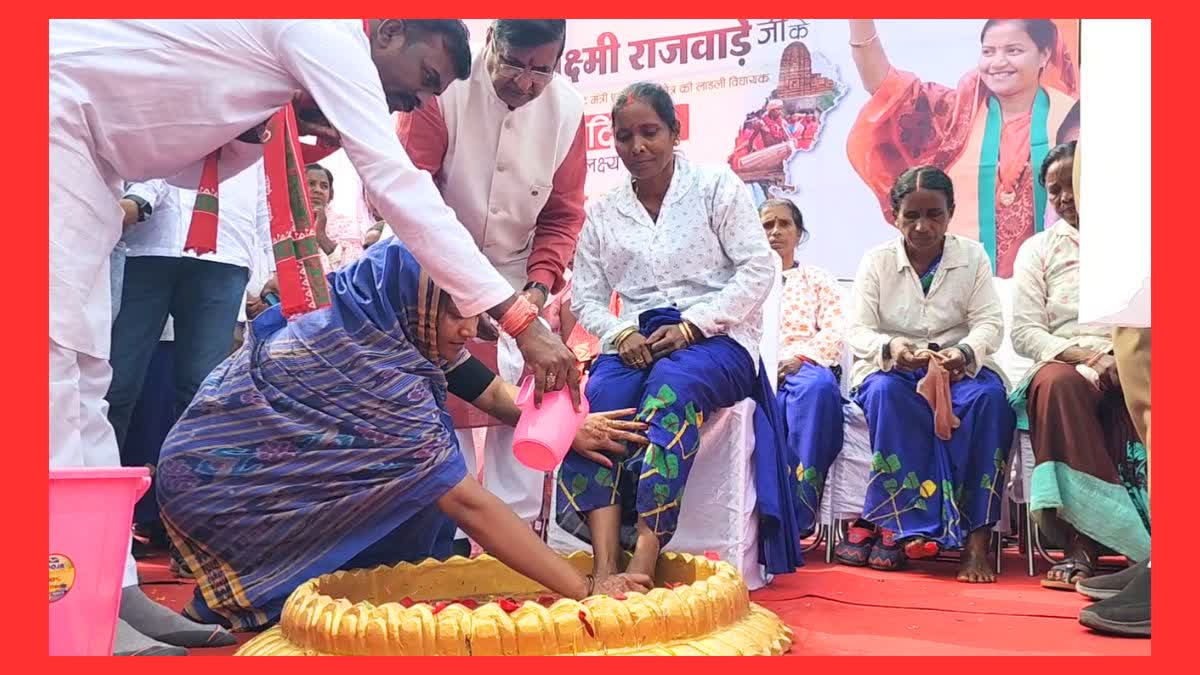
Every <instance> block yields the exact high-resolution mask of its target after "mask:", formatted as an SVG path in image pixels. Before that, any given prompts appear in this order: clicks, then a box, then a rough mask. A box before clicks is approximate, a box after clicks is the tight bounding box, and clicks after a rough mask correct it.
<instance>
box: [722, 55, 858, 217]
mask: <svg viewBox="0 0 1200 675" xmlns="http://www.w3.org/2000/svg"><path fill="white" fill-rule="evenodd" d="M817 58H818V61H819V71H818V70H814V67H813V55H812V53H810V52H809V50H808V47H807V46H806V45H805V44H804V43H803V42H799V41H797V42H793V43H791V44H789V45H788V46H787V47H786V48H784V50H783V54H782V56H781V57H780V59H779V80H778V83H777V85H776V87H775V90H774V91H772V92H771V95H770V96H769V97H768V98H767V100H766V102H765V103H764V104H763V106H762V107H761V108H759V109H757V110H754V111H751V112H749V113H747V114H746V119H745V121H744V122H743V123H742V128H741V129H740V130H739V131H738V136H737V140H736V141H734V147H733V153H732V154H731V155H730V156H729V165H730V166H731V167H733V170H734V172H735V173H737V175H738V176H739V177H740V178H741V179H742V180H744V181H746V183H747V184H749V185H750V187H751V190H752V192H753V193H754V198H755V202H756V203H761V202H763V201H764V200H766V199H767V198H768V197H770V196H771V190H772V188H775V189H776V191H777V192H784V193H794V192H796V191H797V187H798V186H794V185H788V184H787V183H788V181H787V175H786V168H785V167H786V166H787V163H788V160H789V159H790V158H791V157H792V156H793V155H794V154H795V153H797V152H810V151H811V150H812V149H813V148H814V147H816V145H817V141H818V140H819V139H820V132H821V127H822V126H823V125H824V122H825V116H826V115H828V114H829V111H831V110H833V109H834V108H835V107H837V104H838V101H840V100H841V98H842V96H843V95H844V94H845V93H846V86H845V85H844V84H843V83H842V82H841V81H839V80H838V79H837V68H836V67H834V66H833V65H832V64H831V63H829V62H828V61H827V60H826V59H824V58H822V57H821V56H820V54H818V55H817Z"/></svg>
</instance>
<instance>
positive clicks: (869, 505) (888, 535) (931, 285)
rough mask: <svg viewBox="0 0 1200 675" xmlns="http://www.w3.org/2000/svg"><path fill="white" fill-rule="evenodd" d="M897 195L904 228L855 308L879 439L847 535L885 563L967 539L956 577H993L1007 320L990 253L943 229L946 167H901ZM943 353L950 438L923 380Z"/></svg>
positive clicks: (861, 368)
mask: <svg viewBox="0 0 1200 675" xmlns="http://www.w3.org/2000/svg"><path fill="white" fill-rule="evenodd" d="M891 202H892V209H893V211H894V214H895V217H896V227H897V228H899V230H900V234H901V236H900V237H899V238H897V239H896V240H894V241H892V242H889V243H887V244H884V245H882V246H879V247H877V248H875V249H874V250H872V251H870V252H868V253H867V254H866V256H865V257H864V258H863V260H862V263H861V264H860V266H859V270H858V275H857V277H856V278H855V280H854V291H853V297H852V302H851V306H852V308H851V312H850V317H849V319H850V324H851V325H850V329H849V334H848V341H849V343H850V348H851V350H852V351H853V353H854V366H853V368H852V370H851V380H850V384H851V387H852V388H853V389H852V391H853V395H854V399H855V401H856V402H857V403H858V405H859V406H860V407H862V409H863V411H864V412H865V413H866V416H867V423H868V425H869V426H870V429H871V445H872V448H873V450H874V460H873V463H872V468H871V477H870V481H869V483H868V484H867V494H866V501H865V503H864V505H863V518H862V519H861V520H860V521H859V522H858V523H856V524H855V527H853V528H852V529H851V533H850V537H849V543H850V544H852V545H857V546H860V547H863V548H864V549H865V548H867V547H870V553H869V554H868V556H867V557H868V560H869V564H870V565H871V567H874V568H876V569H898V568H900V567H902V566H903V565H904V563H905V561H906V560H907V559H909V558H925V557H932V556H934V555H937V553H938V552H939V551H940V550H941V549H944V548H963V549H964V551H963V555H962V562H961V564H960V570H959V573H958V580H959V581H965V582H969V583H986V582H992V581H995V572H994V571H993V570H992V566H991V563H990V562H989V561H988V542H989V533H990V531H991V529H992V525H993V524H995V522H996V521H997V520H999V518H1000V493H1001V490H1002V482H1003V476H1004V462H1005V459H1006V457H1007V456H1008V449H1009V446H1010V444H1011V442H1012V434H1013V427H1014V424H1015V419H1014V415H1013V412H1012V409H1011V408H1010V407H1009V406H1008V405H1007V403H1006V396H1005V386H1006V385H1005V382H1004V380H1003V379H1002V377H1001V375H1000V374H999V373H1000V369H999V368H997V367H996V366H995V365H994V364H993V362H992V361H991V358H990V355H991V354H992V353H993V352H994V351H996V350H997V349H998V348H999V347H1000V343H1001V338H1002V334H1003V330H1004V321H1003V318H1002V315H1001V309H1000V300H999V298H998V296H997V295H996V290H995V287H994V286H993V284H992V271H991V269H992V268H991V262H990V261H989V260H988V257H987V254H986V253H984V250H983V247H982V246H980V245H979V244H978V243H977V242H974V241H969V240H966V239H963V238H960V237H957V236H955V235H949V234H946V230H947V228H948V226H949V225H950V219H951V218H952V217H953V216H954V186H953V185H952V183H951V181H950V178H949V177H948V176H947V175H946V174H945V173H943V172H942V171H941V170H940V169H937V168H934V167H931V166H920V167H916V168H912V169H909V170H907V171H905V172H904V173H903V174H901V175H900V177H899V178H897V179H896V183H895V185H893V187H892V190H891ZM934 358H936V359H937V360H938V361H939V362H940V363H941V364H942V365H943V366H944V367H945V369H946V370H948V371H949V374H950V380H951V382H952V384H951V385H950V400H951V403H952V408H953V414H954V416H956V417H957V418H958V420H959V421H960V425H959V426H958V427H957V428H956V429H954V430H953V431H952V433H951V434H950V438H949V440H942V439H941V438H939V437H938V436H937V435H936V434H935V431H934V414H933V410H932V409H931V407H930V404H929V403H928V402H927V401H926V399H925V398H923V397H922V396H921V394H919V393H917V384H918V382H919V381H920V380H921V379H922V378H923V377H924V376H925V374H926V369H927V367H928V366H929V363H930V360H931V359H934Z"/></svg>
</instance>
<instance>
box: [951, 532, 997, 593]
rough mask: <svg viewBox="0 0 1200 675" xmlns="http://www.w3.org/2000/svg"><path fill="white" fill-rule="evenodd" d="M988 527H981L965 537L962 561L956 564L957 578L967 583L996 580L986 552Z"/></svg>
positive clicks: (988, 537) (988, 538)
mask: <svg viewBox="0 0 1200 675" xmlns="http://www.w3.org/2000/svg"><path fill="white" fill-rule="evenodd" d="M990 539H991V537H990V532H989V530H988V528H986V527H981V528H979V529H978V530H975V531H974V532H972V533H971V534H970V536H968V537H967V545H966V547H965V548H963V552H962V562H960V563H959V565H958V580H959V581H961V582H963V583H967V584H990V583H995V581H996V571H995V570H993V569H992V561H991V560H990V557H991V556H990V555H989V552H988V544H989V541H990Z"/></svg>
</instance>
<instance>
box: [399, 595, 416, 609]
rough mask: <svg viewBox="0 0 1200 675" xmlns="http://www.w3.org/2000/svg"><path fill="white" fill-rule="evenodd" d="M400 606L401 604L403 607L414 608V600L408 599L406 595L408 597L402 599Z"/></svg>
mask: <svg viewBox="0 0 1200 675" xmlns="http://www.w3.org/2000/svg"><path fill="white" fill-rule="evenodd" d="M400 604H401V605H404V606H405V607H412V606H413V599H412V598H410V597H408V596H407V595H406V596H404V597H403V598H400Z"/></svg>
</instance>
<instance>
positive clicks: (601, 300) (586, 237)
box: [571, 213, 637, 352]
mask: <svg viewBox="0 0 1200 675" xmlns="http://www.w3.org/2000/svg"><path fill="white" fill-rule="evenodd" d="M596 228H597V225H596V222H595V221H593V220H592V214H591V213H588V215H587V217H586V218H585V219H584V221H583V230H582V231H581V232H580V233H579V243H578V245H577V246H576V248H575V271H574V273H573V276H572V277H571V311H572V312H573V313H574V314H575V319H576V321H578V322H579V323H580V325H582V326H583V329H584V330H586V331H587V332H589V333H591V334H592V335H595V336H596V337H598V338H600V351H601V352H611V351H613V350H615V349H616V345H614V344H612V341H613V339H614V338H615V337H616V336H617V334H618V333H620V332H621V331H623V330H625V329H626V328H629V327H630V326H636V325H637V324H635V323H634V322H632V321H626V320H623V319H621V318H620V317H617V316H615V315H614V314H613V313H612V312H611V311H609V308H608V305H609V300H610V299H611V298H612V292H613V289H612V285H611V284H609V282H608V278H607V277H605V276H604V262H603V258H604V251H603V250H602V249H601V247H600V234H599V232H597V230H596Z"/></svg>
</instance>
